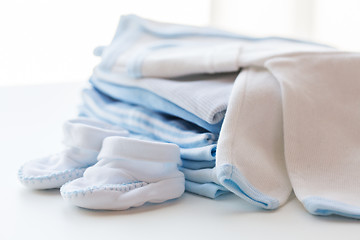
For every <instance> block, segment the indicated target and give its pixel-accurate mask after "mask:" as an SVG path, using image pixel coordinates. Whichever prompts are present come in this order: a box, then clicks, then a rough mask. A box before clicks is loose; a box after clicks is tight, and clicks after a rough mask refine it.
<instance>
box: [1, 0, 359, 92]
mask: <svg viewBox="0 0 360 240" xmlns="http://www.w3.org/2000/svg"><path fill="white" fill-rule="evenodd" d="M359 12H360V1H359V0H272V1H268V0H195V1H194V0H173V1H169V0H151V1H150V0H132V1H125V0H102V1H99V0H96V1H95V0H62V1H45V0H31V1H28V0H12V1H10V0H5V1H4V0H1V1H0V86H14V85H34V84H44V83H45V84H50V83H59V82H85V81H86V80H87V78H88V77H89V76H90V74H91V71H92V68H93V67H94V66H95V65H96V64H97V63H98V62H99V59H98V58H97V57H95V56H93V54H92V52H93V49H94V48H95V47H96V46H98V45H106V44H108V43H109V42H110V41H111V39H112V37H113V34H114V32H115V28H116V26H117V23H118V20H119V17H120V15H123V14H131V13H132V14H137V15H139V16H142V17H145V18H149V19H152V20H157V21H165V22H172V23H179V24H190V25H197V26H213V27H218V28H222V29H225V30H230V31H233V32H237V33H240V34H245V35H251V36H268V35H271V36H282V37H291V38H300V39H304V40H311V41H317V42H321V43H324V44H328V45H332V46H334V47H337V48H339V49H341V50H346V51H360V31H359V26H360V14H359Z"/></svg>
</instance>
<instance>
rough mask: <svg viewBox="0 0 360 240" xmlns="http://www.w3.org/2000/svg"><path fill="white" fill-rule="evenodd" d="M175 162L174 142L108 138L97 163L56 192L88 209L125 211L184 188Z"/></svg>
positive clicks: (164, 198) (177, 193)
mask: <svg viewBox="0 0 360 240" xmlns="http://www.w3.org/2000/svg"><path fill="white" fill-rule="evenodd" d="M178 164H180V151H179V148H178V147H177V146H176V145H175V144H170V143H159V142H150V141H143V140H137V139H131V138H124V137H109V138H106V139H105V140H104V143H103V147H102V149H101V152H100V154H99V156H98V163H96V164H95V165H94V166H92V167H90V168H88V169H87V170H86V171H85V173H84V176H83V177H81V178H78V179H76V180H74V181H72V182H69V183H67V184H65V185H63V186H62V187H61V189H60V191H61V195H62V196H63V198H64V199H65V200H68V201H69V202H70V203H72V204H74V205H76V206H79V207H83V208H89V209H106V210H125V209H128V208H130V207H138V206H141V205H143V204H144V203H146V202H151V203H161V202H164V201H167V200H169V199H174V198H178V197H180V196H181V195H182V194H183V192H184V190H185V180H184V175H183V174H182V173H181V172H180V171H179V170H178V168H177V165H178Z"/></svg>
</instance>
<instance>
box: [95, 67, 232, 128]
mask: <svg viewBox="0 0 360 240" xmlns="http://www.w3.org/2000/svg"><path fill="white" fill-rule="evenodd" d="M112 75H114V74H108V75H107V76H112ZM107 78H108V77H107ZM89 81H90V83H91V84H92V85H93V86H94V87H95V88H96V89H97V90H99V91H101V92H102V93H104V94H106V95H107V96H109V97H112V98H114V99H116V100H120V101H125V102H127V103H131V104H136V105H140V106H143V107H145V108H147V109H150V110H153V111H157V112H161V113H164V114H168V115H172V116H176V117H179V118H181V119H184V120H186V121H188V122H191V123H193V124H195V125H197V126H200V127H201V128H204V129H206V130H208V131H209V132H212V133H216V134H218V133H219V132H220V129H221V125H222V118H223V116H224V114H225V111H224V106H226V104H227V97H226V96H229V95H230V91H231V87H232V85H226V86H225V88H227V90H229V91H228V94H226V93H225V92H226V91H225V92H222V93H220V94H222V95H223V96H224V98H225V100H221V102H222V104H219V105H220V106H221V107H220V108H219V109H218V108H216V107H215V110H214V111H212V112H213V113H212V114H211V113H208V114H209V115H211V116H218V118H221V119H219V120H218V122H216V123H209V122H207V121H205V120H204V119H202V118H200V117H199V116H197V115H196V114H195V113H193V112H190V111H187V110H185V109H184V108H182V107H180V106H178V105H177V104H176V103H174V102H171V101H169V100H167V99H165V98H163V97H161V96H159V95H158V94H157V93H155V92H152V91H150V90H147V89H145V88H142V87H137V86H127V85H122V84H119V83H117V84H114V83H112V82H108V81H105V80H104V79H102V78H99V77H97V76H96V75H95V74H94V75H93V76H91V78H90V80H89ZM168 82H171V81H168ZM203 82H204V84H206V83H205V81H203ZM169 86H171V85H169ZM205 86H206V85H205ZM158 88H160V86H159V87H158ZM172 88H174V86H172ZM196 88H198V89H203V88H204V87H199V86H198V87H196ZM221 88H224V86H222V87H221ZM221 88H220V87H219V86H217V88H215V89H214V90H213V91H216V89H217V90H219V89H221ZM176 89H177V90H176ZM176 89H175V91H177V95H179V91H182V90H181V88H180V89H179V88H176ZM218 94H219V93H218ZM173 95H175V92H174V94H173ZM180 95H185V94H180ZM192 95H194V92H192ZM197 97H198V98H199V96H197ZM208 98H209V99H214V98H215V97H214V96H213V97H210V96H209V97H208ZM220 99H222V98H220ZM188 101H189V100H188ZM207 105H209V104H207ZM191 106H193V107H194V108H196V109H199V108H201V107H200V106H199V104H197V105H196V104H191ZM220 115H221V116H220ZM210 118H211V117H210Z"/></svg>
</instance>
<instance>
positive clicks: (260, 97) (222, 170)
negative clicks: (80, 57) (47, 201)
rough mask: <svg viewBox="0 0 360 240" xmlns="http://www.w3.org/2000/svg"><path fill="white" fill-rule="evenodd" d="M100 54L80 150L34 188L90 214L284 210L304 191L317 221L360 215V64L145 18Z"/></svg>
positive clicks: (124, 28)
mask: <svg viewBox="0 0 360 240" xmlns="http://www.w3.org/2000/svg"><path fill="white" fill-rule="evenodd" d="M94 53H95V55H97V56H101V58H102V60H101V63H100V64H99V65H98V66H97V67H96V68H95V69H94V72H93V75H92V76H91V78H90V83H91V85H92V87H91V88H87V89H84V90H83V92H82V99H83V105H82V106H81V107H80V115H81V117H82V118H78V119H74V120H70V121H68V122H67V123H65V125H64V144H65V145H66V146H67V148H66V149H65V150H64V152H62V153H60V154H57V155H53V156H50V157H47V158H44V159H37V160H33V161H29V162H28V163H26V164H25V165H24V166H22V168H21V169H20V170H19V179H20V180H21V182H22V183H24V184H25V185H26V186H29V187H31V188H38V189H45V188H59V187H61V189H60V191H61V194H62V196H63V198H64V199H66V200H69V201H70V202H72V203H73V204H75V205H77V206H80V207H85V208H91V209H127V208H129V207H136V206H140V205H142V204H144V203H145V202H156V203H159V202H163V201H166V200H169V199H174V198H177V197H180V196H181V195H182V193H183V192H184V189H186V191H189V192H192V193H196V194H198V195H202V196H206V197H210V198H216V197H217V196H219V195H221V194H224V193H228V192H232V193H234V194H236V195H237V196H239V197H240V198H242V199H244V200H246V201H248V202H250V203H252V204H254V205H257V206H260V207H262V208H264V209H276V208H278V207H280V206H281V205H283V204H284V203H286V201H287V199H288V197H289V195H290V193H291V191H292V190H294V192H295V194H296V196H297V198H298V199H299V200H300V201H301V202H302V203H303V205H304V206H305V208H306V209H307V210H308V211H309V212H310V213H312V214H315V215H330V214H337V215H342V216H347V217H352V218H360V202H359V200H358V199H360V188H359V187H358V186H359V183H360V182H359V180H357V174H358V172H359V171H360V150H358V149H359V147H358V145H359V144H360V125H359V122H360V94H358V93H359V92H360V54H355V53H347V52H340V51H337V50H335V49H333V48H330V47H327V46H323V45H319V44H315V43H309V42H303V41H298V40H292V39H283V38H276V37H271V38H250V37H246V36H241V35H237V34H233V33H228V32H224V31H220V30H216V29H212V28H199V27H191V26H181V25H174V24H165V23H158V22H153V21H149V20H145V19H142V18H139V17H137V16H134V15H129V16H124V17H122V18H121V20H120V23H119V26H118V28H117V31H116V34H115V36H114V39H113V41H112V42H111V44H110V45H109V46H106V47H98V48H96V49H95V51H94ZM84 117H85V118H84Z"/></svg>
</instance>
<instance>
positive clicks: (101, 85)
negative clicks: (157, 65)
mask: <svg viewBox="0 0 360 240" xmlns="http://www.w3.org/2000/svg"><path fill="white" fill-rule="evenodd" d="M101 73H102V72H101V71H96V70H95V71H94V74H93V76H92V77H91V78H90V83H91V84H92V85H93V86H94V87H96V88H97V89H99V90H100V91H102V92H103V93H105V94H106V95H108V96H111V97H112V98H115V99H117V100H121V101H126V102H129V103H133V104H137V105H141V106H144V107H146V108H149V109H151V110H155V111H158V112H162V113H166V114H171V115H174V116H177V117H179V118H182V119H185V120H187V121H190V122H192V123H194V124H197V125H198V126H200V127H202V128H205V129H208V130H209V131H211V132H219V131H220V127H221V121H222V120H223V118H224V114H225V110H226V108H227V102H228V98H229V96H230V92H231V88H232V85H233V82H234V80H235V78H236V76H237V73H235V74H234V73H231V74H217V75H211V76H210V75H201V76H193V77H192V76H191V77H190V76H189V77H186V78H183V79H176V80H174V79H173V80H167V79H158V78H151V79H131V78H129V77H128V76H126V75H125V76H124V75H119V74H114V73H110V74H104V73H102V74H101ZM109 79H112V80H113V81H116V83H112V82H109ZM219 94H220V95H221V96H223V97H221V98H218V97H217V96H219Z"/></svg>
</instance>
